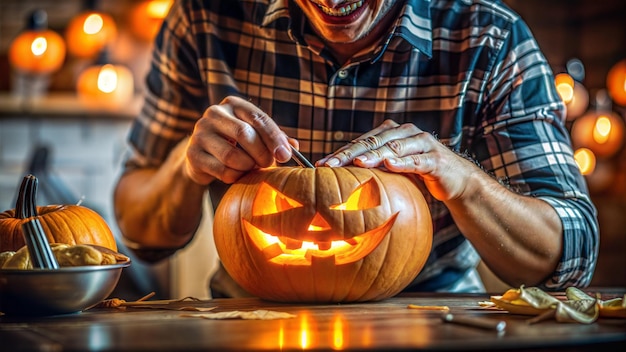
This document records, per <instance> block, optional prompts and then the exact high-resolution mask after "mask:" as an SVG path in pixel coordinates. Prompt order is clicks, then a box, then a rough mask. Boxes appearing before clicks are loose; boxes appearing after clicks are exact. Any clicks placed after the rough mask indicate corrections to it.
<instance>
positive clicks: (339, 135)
mask: <svg viewBox="0 0 626 352" xmlns="http://www.w3.org/2000/svg"><path fill="white" fill-rule="evenodd" d="M333 138H334V139H335V140H336V141H340V140H342V139H343V132H341V131H337V132H335V133H333Z"/></svg>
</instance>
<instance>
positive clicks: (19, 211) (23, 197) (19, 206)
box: [15, 175, 38, 219]
mask: <svg viewBox="0 0 626 352" xmlns="http://www.w3.org/2000/svg"><path fill="white" fill-rule="evenodd" d="M37 185H38V180H37V177H35V176H34V175H26V176H24V179H23V180H22V184H21V185H20V191H19V193H18V195H17V202H16V204H15V216H16V217H17V218H18V219H28V218H30V217H33V216H37V203H36V199H37Z"/></svg>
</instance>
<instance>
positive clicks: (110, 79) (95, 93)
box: [76, 64, 134, 109]
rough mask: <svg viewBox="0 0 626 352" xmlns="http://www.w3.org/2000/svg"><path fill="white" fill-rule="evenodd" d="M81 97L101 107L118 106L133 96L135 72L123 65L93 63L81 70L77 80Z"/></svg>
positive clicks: (87, 102)
mask: <svg viewBox="0 0 626 352" xmlns="http://www.w3.org/2000/svg"><path fill="white" fill-rule="evenodd" d="M76 90H77V93H78V96H79V98H80V99H81V100H82V101H83V102H84V103H86V104H88V105H92V106H94V107H99V108H107V109H108V108H118V107H122V106H124V105H125V104H127V103H128V102H129V101H130V100H131V99H132V97H133V91H134V79H133V74H132V72H131V71H130V69H128V68H127V67H124V66H121V65H112V64H104V65H93V66H90V67H88V68H86V69H85V70H84V71H83V72H81V74H80V76H79V77H78V80H77V82H76Z"/></svg>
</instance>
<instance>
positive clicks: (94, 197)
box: [0, 0, 626, 299]
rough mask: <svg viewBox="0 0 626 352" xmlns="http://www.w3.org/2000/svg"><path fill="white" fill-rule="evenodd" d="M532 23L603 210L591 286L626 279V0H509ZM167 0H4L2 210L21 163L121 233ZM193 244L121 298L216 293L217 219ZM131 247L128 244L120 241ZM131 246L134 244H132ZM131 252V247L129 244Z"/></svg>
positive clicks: (43, 194)
mask: <svg viewBox="0 0 626 352" xmlns="http://www.w3.org/2000/svg"><path fill="white" fill-rule="evenodd" d="M505 2H506V3H508V4H509V5H510V6H511V7H512V8H513V9H514V10H516V11H517V12H518V13H519V14H520V15H521V16H522V18H523V19H524V20H525V21H526V22H527V23H528V25H529V27H530V28H531V30H532V31H533V33H534V34H535V37H536V38H537V41H538V42H539V45H540V47H541V48H542V50H543V52H544V54H545V56H546V58H547V60H548V62H549V63H550V65H551V66H552V69H553V71H554V73H555V80H556V83H557V87H558V89H559V93H560V94H561V97H562V98H563V100H564V101H565V102H566V103H567V106H568V114H567V126H568V129H569V131H570V134H571V137H572V141H573V143H574V146H575V149H576V159H577V163H578V164H579V167H580V168H581V170H582V171H583V173H584V174H585V177H586V179H587V182H588V185H589V189H590V192H591V194H592V198H593V201H594V203H595V204H596V206H597V208H598V217H599V221H600V232H601V244H600V246H601V249H600V258H599V263H598V267H597V270H596V274H595V276H594V280H593V283H592V285H594V286H622V287H623V286H626V146H625V143H624V133H625V127H624V125H625V123H624V121H625V116H626V1H624V0H601V1H598V0H595V1H593V0H548V1H545V0H543V1H541V0H509V1H505ZM170 4H171V2H170V1H169V0H150V1H149V0H107V1H95V0H89V1H85V0H64V1H58V0H2V2H0V211H3V210H6V209H11V208H14V207H15V195H16V190H17V188H18V186H19V183H20V182H21V179H22V177H23V176H24V175H25V174H26V173H29V172H31V173H34V174H35V175H36V176H37V177H38V178H39V179H40V190H39V197H38V203H39V204H40V205H44V204H76V203H78V202H82V204H83V205H86V206H89V207H91V208H93V209H94V210H96V211H98V212H99V213H100V214H101V215H102V216H103V217H104V218H105V219H106V220H107V221H108V222H109V224H110V226H111V228H112V229H113V231H114V232H115V233H116V235H117V236H119V234H118V232H119V231H118V230H117V228H116V225H115V221H114V218H113V212H112V202H111V198H112V190H113V185H114V183H115V180H116V178H117V176H118V173H119V170H120V165H121V163H122V160H123V157H124V150H125V147H126V144H125V143H126V141H125V140H126V133H127V130H128V128H129V125H130V121H131V119H132V117H133V116H135V115H136V114H137V113H138V111H139V109H140V106H141V95H142V91H143V84H144V81H143V80H144V75H145V74H146V72H147V69H148V64H149V58H150V50H151V48H152V40H153V38H154V36H155V34H156V31H157V29H158V27H159V25H160V23H161V21H162V18H163V16H164V15H165V13H166V12H167V10H168V8H169V6H170ZM202 231H203V232H206V233H207V235H206V236H196V238H195V239H194V241H193V242H192V243H191V245H190V246H188V248H186V249H185V250H183V251H180V252H179V253H177V254H176V255H175V256H173V257H172V258H171V259H167V260H163V261H160V262H158V263H156V264H147V263H144V262H141V261H140V260H138V259H135V258H133V264H132V266H131V268H132V270H129V271H127V272H125V273H124V275H123V278H122V281H121V285H120V287H119V289H118V290H119V291H118V292H115V293H114V294H117V295H118V297H123V298H125V299H136V298H139V297H141V296H143V295H144V294H146V293H148V292H151V291H155V292H156V293H157V297H162V298H175V297H186V296H194V297H198V298H206V297H208V295H209V294H208V292H207V289H206V288H207V282H208V277H209V275H210V273H211V272H212V271H213V270H214V268H215V264H216V260H217V259H216V258H217V257H216V254H215V248H214V246H213V243H212V239H211V236H210V233H211V216H210V214H209V213H208V212H207V216H206V219H205V220H204V223H203V225H202ZM120 250H121V251H123V252H125V248H124V247H122V248H120ZM128 254H129V253H128ZM131 257H132V255H131Z"/></svg>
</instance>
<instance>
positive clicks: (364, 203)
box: [330, 178, 380, 210]
mask: <svg viewBox="0 0 626 352" xmlns="http://www.w3.org/2000/svg"><path fill="white" fill-rule="evenodd" d="M379 205H380V189H379V188H378V183H376V181H374V179H372V178H370V179H369V180H367V181H366V182H365V183H363V184H361V185H360V186H359V187H358V188H357V189H355V190H354V191H353V192H352V194H350V196H349V197H348V200H346V201H345V202H344V203H341V204H337V205H332V206H331V207H330V209H335V210H365V209H369V208H374V207H377V206H379Z"/></svg>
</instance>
